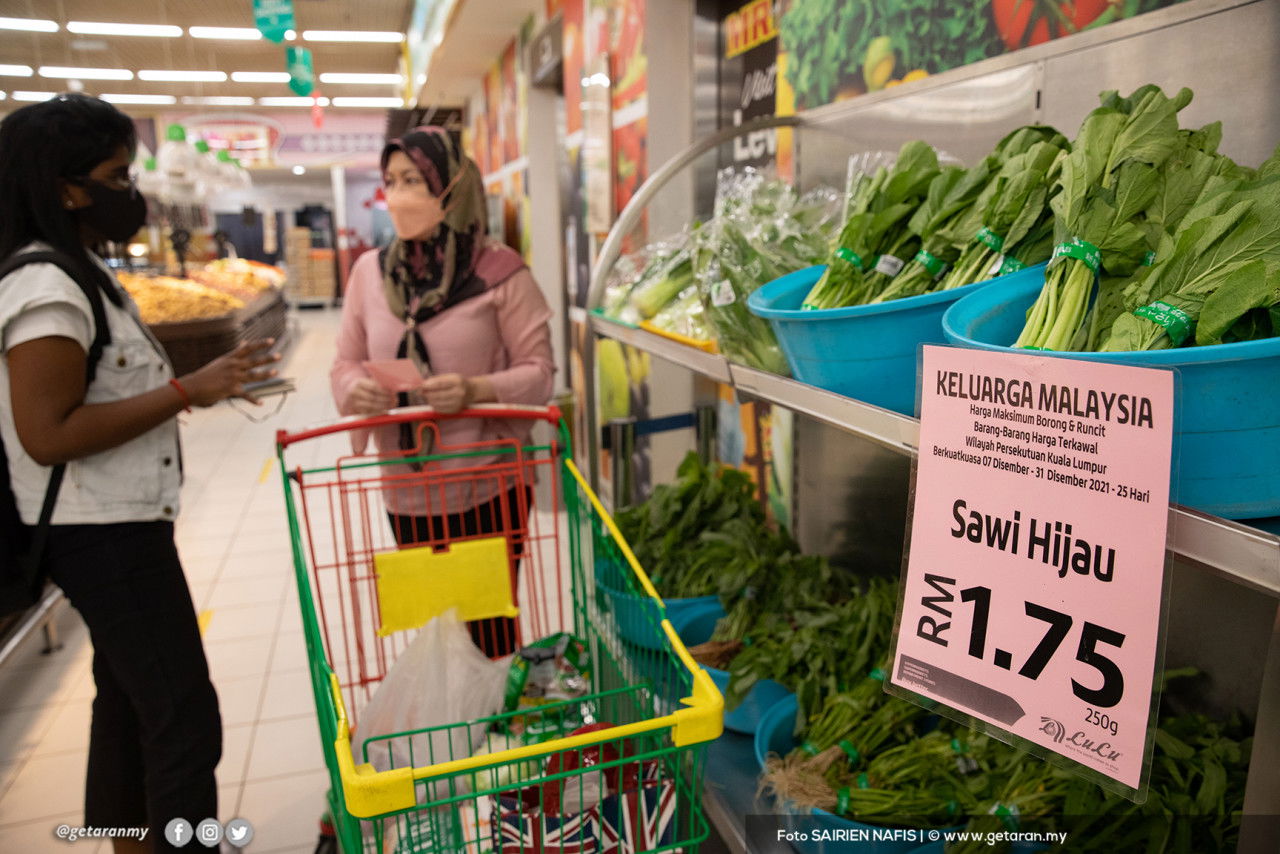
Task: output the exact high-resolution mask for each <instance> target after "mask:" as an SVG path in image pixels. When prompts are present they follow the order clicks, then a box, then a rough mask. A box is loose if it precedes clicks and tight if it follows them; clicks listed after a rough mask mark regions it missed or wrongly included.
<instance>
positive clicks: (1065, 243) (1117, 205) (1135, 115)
mask: <svg viewBox="0 0 1280 854" xmlns="http://www.w3.org/2000/svg"><path fill="white" fill-rule="evenodd" d="M1189 103H1191V90H1190V89H1183V90H1181V91H1180V92H1179V93H1178V94H1177V95H1176V96H1174V97H1173V98H1169V97H1167V96H1166V95H1165V94H1164V93H1163V92H1162V91H1161V90H1160V89H1159V88H1158V87H1156V86H1144V87H1142V88H1141V89H1139V90H1137V91H1136V92H1134V93H1133V95H1132V96H1131V97H1129V98H1121V97H1119V95H1118V94H1117V93H1115V92H1106V93H1103V96H1102V106H1101V107H1100V108H1098V109H1097V110H1094V111H1093V112H1092V113H1090V114H1089V116H1088V117H1086V118H1085V120H1084V124H1083V125H1082V126H1081V128H1080V135H1079V137H1078V138H1077V139H1076V141H1075V144H1074V145H1073V146H1072V151H1071V154H1070V155H1069V156H1068V157H1067V159H1066V161H1065V162H1064V163H1063V164H1062V173H1061V176H1060V178H1059V184H1060V191H1059V193H1058V194H1057V195H1056V196H1055V197H1054V200H1053V203H1052V205H1053V211H1054V215H1055V217H1056V226H1055V231H1054V241H1055V243H1056V244H1057V246H1056V247H1055V249H1054V258H1053V261H1051V262H1050V265H1049V270H1048V271H1047V273H1046V279H1045V286H1044V290H1043V291H1042V292H1041V294H1040V297H1039V298H1038V299H1037V300H1036V302H1035V304H1034V305H1033V306H1032V308H1031V311H1030V312H1029V314H1028V316H1027V324H1026V327H1025V328H1024V329H1023V332H1022V334H1021V335H1020V336H1019V338H1018V341H1017V343H1016V346H1018V347H1035V348H1039V349H1048V350H1066V349H1069V348H1070V347H1071V345H1072V342H1073V341H1074V340H1075V338H1076V335H1077V333H1078V332H1080V331H1081V329H1082V327H1083V325H1084V321H1085V315H1086V311H1087V309H1088V307H1089V299H1090V296H1091V294H1092V292H1093V286H1094V283H1095V280H1096V279H1097V277H1099V276H1102V275H1107V276H1128V275H1132V273H1133V272H1134V271H1135V270H1137V268H1138V266H1139V265H1140V264H1142V262H1143V260H1144V258H1145V257H1146V255H1147V253H1148V252H1150V251H1152V250H1153V249H1154V248H1155V247H1153V246H1152V245H1151V244H1150V240H1149V231H1148V230H1146V229H1144V227H1143V225H1142V222H1141V220H1142V217H1143V215H1144V214H1145V212H1146V210H1147V208H1148V206H1150V205H1151V204H1152V203H1153V202H1154V201H1155V200H1156V196H1157V193H1158V190H1159V180H1160V169H1161V167H1162V166H1163V165H1164V163H1165V161H1166V160H1168V158H1169V157H1170V155H1172V154H1173V153H1174V151H1175V150H1176V148H1177V141H1178V111H1179V110H1181V109H1183V108H1184V107H1185V106H1186V105H1187V104H1189Z"/></svg>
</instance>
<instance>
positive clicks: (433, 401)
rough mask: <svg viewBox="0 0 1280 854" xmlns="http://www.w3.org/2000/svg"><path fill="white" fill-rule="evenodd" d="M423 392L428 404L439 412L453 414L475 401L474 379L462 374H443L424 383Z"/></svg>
mask: <svg viewBox="0 0 1280 854" xmlns="http://www.w3.org/2000/svg"><path fill="white" fill-rule="evenodd" d="M422 394H423V397H425V398H426V400H427V405H428V406H430V407H431V408H432V409H434V410H436V411H437V412H440V413H443V414H445V415H453V414H454V413H455V412H461V411H462V410H464V409H466V408H467V407H468V406H470V405H471V404H472V403H473V402H475V397H476V395H475V389H474V387H473V386H472V381H471V380H469V379H467V378H466V377H464V376H462V375H461V374H441V375H440V376H438V377H431V378H430V379H428V380H427V381H426V382H424V383H423V384H422Z"/></svg>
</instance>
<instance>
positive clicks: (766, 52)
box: [719, 0, 778, 168]
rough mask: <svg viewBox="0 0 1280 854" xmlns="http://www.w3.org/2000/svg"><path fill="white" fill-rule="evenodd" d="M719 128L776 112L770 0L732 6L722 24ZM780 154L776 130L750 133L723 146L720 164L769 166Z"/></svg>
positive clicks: (774, 33)
mask: <svg viewBox="0 0 1280 854" xmlns="http://www.w3.org/2000/svg"><path fill="white" fill-rule="evenodd" d="M720 45H721V48H720V49H721V56H720V60H721V61H720V97H719V104H720V117H719V123H720V126H721V127H738V126H739V125H742V124H746V123H747V122H750V121H751V120H753V119H757V118H762V117H766V116H773V115H775V113H776V111H777V106H778V103H777V91H778V89H777V84H778V28H777V25H776V23H775V21H774V17H773V3H772V2H771V0H752V2H750V3H747V4H746V5H743V6H737V7H734V8H732V9H731V10H730V11H729V12H728V13H727V14H726V15H725V16H724V18H723V20H722V21H721V25H720ZM777 156H778V132H777V131H776V130H763V131H754V132H752V133H750V134H745V135H743V136H739V137H737V138H735V139H734V141H733V143H732V144H731V145H727V146H725V147H724V148H722V149H721V154H720V166H721V167H722V168H724V167H729V166H735V167H747V166H754V167H757V168H759V167H768V166H771V165H773V164H774V163H775V162H776V160H777Z"/></svg>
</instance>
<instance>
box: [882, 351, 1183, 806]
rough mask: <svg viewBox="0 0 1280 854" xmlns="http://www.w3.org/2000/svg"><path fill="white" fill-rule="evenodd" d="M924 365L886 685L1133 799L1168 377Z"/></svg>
mask: <svg viewBox="0 0 1280 854" xmlns="http://www.w3.org/2000/svg"><path fill="white" fill-rule="evenodd" d="M922 364H923V368H922V373H921V377H922V379H921V383H922V387H921V395H920V400H921V403H920V406H921V410H920V412H921V419H920V455H919V460H918V463H917V469H916V479H915V490H914V503H913V507H912V512H911V516H910V523H911V527H910V533H909V535H908V553H907V556H906V559H905V563H906V568H905V570H904V573H903V575H904V580H903V585H902V603H901V605H900V609H899V621H898V627H897V637H896V644H895V648H894V652H893V659H892V661H893V667H892V672H891V673H890V683H891V685H890V686H887V688H886V690H889V691H890V693H895V694H899V695H902V696H905V697H907V698H910V699H915V700H917V701H919V700H920V698H924V699H925V700H927V701H936V702H938V703H942V704H944V705H945V706H947V707H949V708H950V709H951V710H952V712H953V714H955V715H956V716H958V717H961V718H962V719H963V718H965V717H968V718H971V719H973V720H975V721H977V722H979V723H980V724H984V725H986V728H987V729H988V730H989V731H996V732H997V733H998V732H1004V733H1007V734H1008V735H1011V736H1013V737H1014V740H1015V742H1016V743H1020V744H1023V745H1027V744H1029V745H1031V746H1032V747H1033V752H1036V753H1037V754H1038V755H1055V754H1056V757H1061V759H1058V760H1057V761H1061V760H1062V759H1065V760H1069V761H1070V763H1074V765H1073V767H1075V768H1077V770H1082V771H1083V772H1084V773H1086V774H1087V775H1092V776H1094V777H1096V778H1098V779H1099V781H1100V782H1101V783H1102V784H1104V785H1110V786H1112V787H1114V788H1116V789H1117V790H1118V791H1121V792H1122V793H1124V794H1125V795H1127V796H1129V797H1131V798H1134V799H1137V800H1141V799H1142V798H1143V797H1144V796H1145V795H1144V792H1143V789H1144V786H1145V773H1146V770H1147V769H1148V768H1149V763H1150V755H1151V754H1150V751H1151V747H1150V742H1149V738H1148V730H1149V726H1151V725H1152V720H1151V715H1152V690H1153V677H1154V673H1155V669H1156V665H1157V662H1158V660H1159V653H1160V650H1161V645H1162V644H1161V640H1162V639H1161V634H1160V626H1161V615H1162V613H1163V594H1164V576H1165V543H1166V535H1167V525H1168V503H1169V491H1170V490H1169V484H1170V473H1171V456H1172V436H1173V427H1174V424H1173V417H1174V409H1173V401H1174V379H1175V378H1174V374H1173V373H1172V372H1169V371H1160V370H1153V369H1148V368H1136V367H1130V366H1125V365H1114V364H1104V363H1097V362H1087V361H1080V360H1071V359H1061V358H1055V357H1044V356H1032V355H1022V354H1009V353H991V352H985V351H978V350H963V349H953V348H948V347H938V346H925V347H924V348H923V357H922ZM1004 737H1007V736H1004ZM1117 784H1118V785H1117Z"/></svg>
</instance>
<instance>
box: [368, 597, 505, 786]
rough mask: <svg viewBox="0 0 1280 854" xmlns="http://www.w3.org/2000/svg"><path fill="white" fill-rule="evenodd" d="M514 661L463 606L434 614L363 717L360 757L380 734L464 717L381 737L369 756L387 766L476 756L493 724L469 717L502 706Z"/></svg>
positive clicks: (490, 712) (377, 765)
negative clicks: (481, 640) (474, 634)
mask: <svg viewBox="0 0 1280 854" xmlns="http://www.w3.org/2000/svg"><path fill="white" fill-rule="evenodd" d="M509 663H510V662H509V661H506V660H501V659H500V660H498V661H490V660H489V659H488V658H486V657H485V655H484V653H482V652H481V651H480V650H479V649H477V648H476V645H475V644H474V643H472V641H471V636H470V634H469V633H468V632H467V629H466V626H465V625H464V624H463V623H462V622H460V621H459V620H458V617H457V612H456V611H454V610H449V611H446V612H445V613H444V614H441V615H440V616H439V617H436V618H434V619H433V620H431V622H429V623H427V625H426V626H424V627H423V628H422V631H421V632H419V634H418V636H417V637H416V638H414V639H413V642H412V643H410V644H409V646H408V648H407V649H405V651H404V652H402V653H401V654H400V656H399V657H398V658H397V659H396V662H395V664H393V665H392V666H391V669H390V670H388V671H387V675H386V676H385V677H384V678H383V680H382V684H380V685H379V686H378V690H377V691H376V692H375V693H374V695H373V698H372V699H371V700H370V701H369V704H368V705H367V706H365V708H364V712H363V713H362V714H361V715H360V717H359V718H358V721H357V726H358V732H357V733H355V734H354V735H353V736H352V744H351V749H352V751H353V752H354V753H355V756H356V762H357V763H359V762H361V761H363V760H362V757H363V756H364V748H365V745H366V743H367V742H368V741H369V740H370V739H373V738H375V737H377V736H384V735H396V734H397V733H404V732H411V731H413V730H420V729H426V728H430V727H440V726H446V725H451V724H459V725H458V726H449V728H448V729H444V730H439V731H436V732H430V733H418V734H416V735H412V736H397V737H394V738H388V739H380V740H378V741H375V742H373V743H372V744H369V745H368V747H369V762H370V764H372V765H373V767H374V768H376V769H377V770H379V771H386V770H388V769H390V768H407V767H410V766H416V767H422V766H424V765H435V764H438V763H440V762H448V761H450V760H453V759H465V758H467V757H469V756H471V754H472V753H474V752H475V751H476V750H477V749H478V748H479V746H480V745H481V744H483V743H484V738H485V729H486V728H487V725H486V724H472V725H469V726H467V725H463V724H465V723H466V722H467V721H474V720H476V719H477V718H483V717H487V716H489V715H494V714H497V713H498V711H499V710H500V709H501V708H502V693H503V689H504V687H505V686H506V679H507V669H508V665H509ZM447 785H448V784H447V782H446V783H444V784H442V788H444V787H447Z"/></svg>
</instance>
